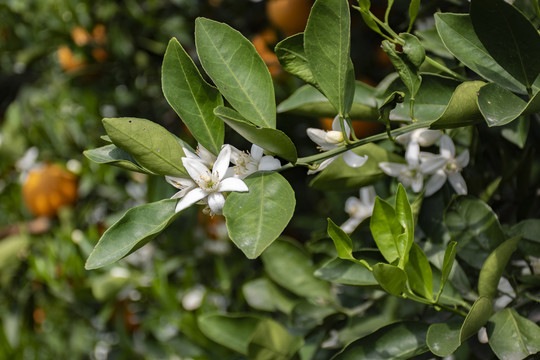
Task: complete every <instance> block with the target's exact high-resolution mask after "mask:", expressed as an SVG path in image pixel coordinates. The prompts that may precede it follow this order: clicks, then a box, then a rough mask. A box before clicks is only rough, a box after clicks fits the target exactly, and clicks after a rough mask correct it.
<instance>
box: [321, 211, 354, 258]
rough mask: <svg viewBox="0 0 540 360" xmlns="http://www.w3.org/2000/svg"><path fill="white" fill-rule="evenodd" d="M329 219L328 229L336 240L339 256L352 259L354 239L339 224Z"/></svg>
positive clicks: (331, 236)
mask: <svg viewBox="0 0 540 360" xmlns="http://www.w3.org/2000/svg"><path fill="white" fill-rule="evenodd" d="M327 220H328V227H327V228H326V231H327V232H328V235H329V236H330V238H331V239H332V241H333V242H334V246H335V247H336V250H337V254H338V257H339V258H340V259H345V260H351V259H354V256H353V254H352V251H353V244H352V240H351V238H350V237H349V235H347V234H346V233H345V231H343V230H342V229H341V228H340V227H339V226H337V225H336V224H335V223H334V222H333V221H332V220H331V219H330V218H328V219H327Z"/></svg>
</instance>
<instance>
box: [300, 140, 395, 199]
mask: <svg viewBox="0 0 540 360" xmlns="http://www.w3.org/2000/svg"><path fill="white" fill-rule="evenodd" d="M352 151H353V152H354V153H355V154H358V155H362V156H363V155H367V156H368V160H367V161H366V163H365V164H364V165H362V166H361V167H359V168H353V167H350V166H348V165H347V164H346V163H345V161H344V160H343V157H341V156H340V157H338V158H337V159H336V160H334V161H333V162H332V163H331V164H330V165H328V167H327V168H326V169H324V170H323V171H322V172H321V173H320V174H318V175H317V176H315V177H314V178H313V180H312V181H311V183H310V184H309V185H310V186H312V187H314V188H315V189H321V190H332V191H336V190H350V189H358V188H360V187H363V186H366V185H371V184H373V183H375V182H376V181H377V180H379V179H381V178H382V177H384V176H385V175H384V173H383V172H382V170H381V168H380V167H379V162H381V161H387V162H404V160H403V158H402V157H400V156H398V155H395V154H394V153H393V152H390V151H387V150H386V149H384V148H383V147H381V146H379V145H375V144H373V143H369V144H366V145H362V146H359V147H357V148H354V149H353V150H352Z"/></svg>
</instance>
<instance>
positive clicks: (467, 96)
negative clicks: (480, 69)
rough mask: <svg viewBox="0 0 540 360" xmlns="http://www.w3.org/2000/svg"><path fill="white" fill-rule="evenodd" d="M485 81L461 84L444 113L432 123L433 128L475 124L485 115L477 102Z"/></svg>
mask: <svg viewBox="0 0 540 360" xmlns="http://www.w3.org/2000/svg"><path fill="white" fill-rule="evenodd" d="M484 84H485V83H484V82H482V81H467V82H464V83H462V84H460V85H459V86H458V87H457V88H456V89H455V91H454V93H453V94H452V98H451V99H450V101H449V103H448V106H447V107H446V109H445V110H444V113H443V114H442V115H441V116H440V117H439V118H438V119H436V120H435V121H434V122H433V123H432V124H431V125H430V128H431V129H449V128H456V127H462V126H469V125H473V124H475V123H477V122H480V121H483V119H484V117H483V116H482V113H481V112H480V109H479V108H478V104H477V100H476V99H477V97H478V91H479V90H480V88H481V87H482V86H483V85H484Z"/></svg>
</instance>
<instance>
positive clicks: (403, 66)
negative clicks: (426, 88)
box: [382, 34, 426, 99]
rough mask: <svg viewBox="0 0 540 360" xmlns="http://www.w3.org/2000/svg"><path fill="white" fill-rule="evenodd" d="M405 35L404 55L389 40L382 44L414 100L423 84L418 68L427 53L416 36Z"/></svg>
mask: <svg viewBox="0 0 540 360" xmlns="http://www.w3.org/2000/svg"><path fill="white" fill-rule="evenodd" d="M405 35H406V34H402V36H403V37H406V39H405V44H404V45H403V52H402V53H400V52H398V51H396V45H395V44H394V43H391V42H390V41H388V40H384V41H383V42H382V49H383V50H384V52H385V53H386V54H387V55H388V57H389V58H390V61H391V62H392V64H393V65H394V67H395V68H396V71H397V73H398V74H399V77H400V78H401V80H402V81H403V83H404V84H405V86H406V87H407V89H408V90H409V94H410V98H411V99H414V98H415V96H416V93H417V92H418V89H420V84H421V83H422V77H421V76H420V72H419V69H418V68H419V67H420V65H421V64H422V62H423V61H424V59H425V56H426V53H425V50H424V47H423V46H422V44H420V41H419V40H418V39H417V38H416V37H415V36H414V35H410V34H408V35H407V36H405ZM406 51H408V52H406ZM422 55H423V56H422Z"/></svg>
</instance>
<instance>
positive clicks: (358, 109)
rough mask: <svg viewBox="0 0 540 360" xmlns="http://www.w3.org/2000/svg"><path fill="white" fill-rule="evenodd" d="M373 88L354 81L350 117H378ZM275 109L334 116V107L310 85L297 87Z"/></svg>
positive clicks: (375, 118) (361, 118)
mask: <svg viewBox="0 0 540 360" xmlns="http://www.w3.org/2000/svg"><path fill="white" fill-rule="evenodd" d="M374 93H375V89H374V88H373V87H371V86H369V85H366V84H364V83H363V82H360V81H356V82H355V92H354V98H353V104H352V107H351V111H350V113H349V115H350V117H351V119H360V120H372V121H375V120H377V118H378V117H379V114H378V111H377V100H376V99H375V96H374ZM277 111H278V112H279V113H283V112H290V113H293V114H298V115H305V116H318V117H334V116H336V109H335V108H334V107H333V106H332V104H330V102H328V99H327V98H326V97H325V96H324V95H323V94H321V92H320V91H318V90H317V89H315V88H314V87H313V86H311V85H304V86H301V87H300V88H298V90H296V91H295V92H294V93H293V94H292V95H291V96H289V97H288V98H287V99H285V100H284V101H283V102H281V103H280V104H279V105H278V107H277Z"/></svg>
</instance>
